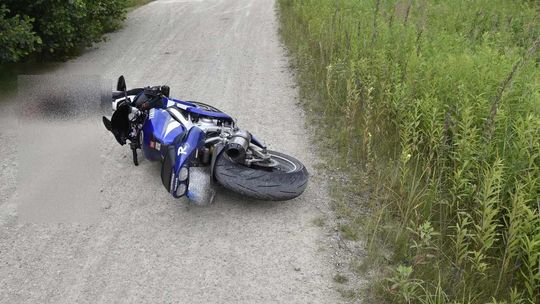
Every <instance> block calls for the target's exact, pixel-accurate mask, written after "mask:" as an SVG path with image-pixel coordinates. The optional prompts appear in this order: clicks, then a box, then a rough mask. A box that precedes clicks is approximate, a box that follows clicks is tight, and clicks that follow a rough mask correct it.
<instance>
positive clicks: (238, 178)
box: [214, 151, 309, 201]
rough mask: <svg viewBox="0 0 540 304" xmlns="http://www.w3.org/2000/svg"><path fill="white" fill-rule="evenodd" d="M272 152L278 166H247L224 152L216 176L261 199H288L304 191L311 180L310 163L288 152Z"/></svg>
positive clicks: (244, 193) (228, 186) (236, 189)
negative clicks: (306, 163)
mask: <svg viewBox="0 0 540 304" xmlns="http://www.w3.org/2000/svg"><path fill="white" fill-rule="evenodd" d="M268 153H269V154H270V155H271V157H272V159H273V160H276V161H278V162H279V163H280V165H279V166H278V168H274V169H268V168H261V167H256V166H253V167H247V166H244V165H242V164H239V163H237V162H235V161H233V160H232V159H231V158H229V156H227V154H226V153H221V155H220V156H219V158H218V159H217V160H216V166H215V169H214V176H215V178H216V179H217V181H218V182H219V183H220V184H221V185H223V187H225V188H227V189H229V190H232V191H234V192H237V193H240V194H242V195H245V196H249V197H252V198H256V199H260V200H271V201H284V200H289V199H293V198H295V197H297V196H299V195H300V194H302V192H304V190H305V189H306V186H307V183H308V176H309V174H308V171H307V169H306V167H304V165H303V164H302V163H301V162H300V161H298V160H297V159H295V158H293V157H291V156H288V155H286V154H283V153H279V152H275V151H268Z"/></svg>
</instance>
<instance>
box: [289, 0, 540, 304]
mask: <svg viewBox="0 0 540 304" xmlns="http://www.w3.org/2000/svg"><path fill="white" fill-rule="evenodd" d="M278 2H279V10H280V18H281V22H282V29H281V31H282V37H283V39H284V41H285V43H286V45H287V46H288V48H289V50H290V52H291V54H292V56H293V59H292V60H293V63H294V65H295V67H296V69H297V71H298V73H299V75H298V81H299V84H300V88H301V94H302V97H303V100H304V103H305V105H306V107H307V109H308V110H309V111H310V112H312V113H317V122H318V123H319V124H320V129H321V130H323V131H322V132H321V134H326V137H325V139H326V141H327V145H328V146H329V147H330V148H331V149H332V150H333V152H334V153H335V154H336V155H338V156H339V157H337V156H336V155H334V156H333V157H332V158H333V159H334V162H333V163H332V166H336V167H337V166H339V167H340V168H345V169H343V170H345V171H346V173H347V174H348V176H349V178H348V181H349V182H348V186H349V187H350V188H349V190H350V191H351V192H356V193H362V195H363V196H364V197H367V203H365V204H358V203H356V202H352V203H349V204H344V203H343V200H340V202H339V203H337V204H336V211H337V213H338V216H340V217H344V218H346V219H347V223H346V224H343V225H340V227H339V230H340V231H341V232H342V233H343V235H344V236H345V237H349V238H350V239H357V238H358V236H359V235H366V236H367V237H366V238H367V239H366V240H365V241H366V244H367V249H368V250H369V251H370V256H369V257H368V258H367V259H366V260H367V261H369V262H370V263H372V266H371V268H372V269H373V268H375V270H376V272H377V273H378V276H377V277H378V278H379V279H378V280H377V283H375V285H372V286H371V288H369V291H371V292H370V296H372V297H374V298H376V299H377V301H378V302H380V301H383V300H386V301H388V302H393V303H540V68H539V65H540V52H539V51H540V20H539V18H540V4H539V2H537V1H528V0H516V1H506V0H467V1H465V0H454V1H437V0H366V1H357V0H303V1H294V0H279V1H278ZM360 189H364V190H360ZM366 189H367V190H366ZM341 196H343V194H342V195H341ZM346 197H347V196H346ZM359 209H361V210H359ZM365 210H369V212H367V213H368V214H369V215H368V216H366V215H365V214H366V212H364V211H365ZM386 252H391V255H390V256H389V257H388V258H387V259H385V258H379V257H380V256H383V255H385V253H386ZM365 267H366V266H365V265H363V266H362V265H361V266H359V267H358V268H359V269H360V268H361V269H364V268H365ZM388 269H389V270H388ZM339 278H340V279H339V281H340V282H341V281H345V279H343V278H341V277H339ZM353 296H354V295H353Z"/></svg>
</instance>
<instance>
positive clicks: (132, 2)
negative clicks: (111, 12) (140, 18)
mask: <svg viewBox="0 0 540 304" xmlns="http://www.w3.org/2000/svg"><path fill="white" fill-rule="evenodd" d="M152 1H154V0H126V7H127V9H128V11H131V10H134V9H136V8H137V7H139V6H143V5H145V4H148V3H150V2H152Z"/></svg>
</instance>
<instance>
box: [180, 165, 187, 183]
mask: <svg viewBox="0 0 540 304" xmlns="http://www.w3.org/2000/svg"><path fill="white" fill-rule="evenodd" d="M188 176H189V169H188V168H187V167H182V168H180V172H179V173H178V180H179V181H181V182H183V181H185V180H186V179H187V178H188Z"/></svg>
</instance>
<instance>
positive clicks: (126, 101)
mask: <svg viewBox="0 0 540 304" xmlns="http://www.w3.org/2000/svg"><path fill="white" fill-rule="evenodd" d="M116 90H117V91H116V92H113V101H112V108H113V114H112V117H111V118H110V119H109V118H107V117H105V116H104V117H103V123H104V125H105V127H106V128H107V130H109V131H111V132H112V133H113V135H114V137H115V138H116V140H117V141H118V143H119V144H121V145H125V144H127V143H128V142H129V146H130V148H131V150H132V153H133V163H134V164H135V165H136V166H137V165H138V158H137V150H139V149H140V150H142V154H143V156H144V158H146V159H148V160H151V161H161V162H162V165H161V181H162V182H163V186H164V187H165V189H167V191H168V192H169V193H170V194H171V195H172V196H173V197H175V198H180V197H182V196H185V195H187V196H188V197H189V193H190V191H189V189H190V171H191V170H190V168H193V167H209V172H210V176H209V177H208V178H209V179H211V181H212V182H218V183H219V184H221V185H222V186H223V187H225V188H227V189H229V190H232V191H235V192H237V193H240V194H242V195H245V196H248V197H252V198H256V199H261V200H289V199H292V198H295V197H297V196H299V195H300V194H302V192H303V191H304V190H305V188H306V186H307V182H308V172H307V169H306V168H305V166H304V165H303V164H302V163H301V162H300V161H298V160H297V159H295V158H293V157H291V156H289V155H286V154H283V153H279V152H275V151H271V150H268V149H267V147H266V146H265V145H264V144H262V143H261V142H260V141H259V140H258V139H257V138H256V137H255V136H253V135H252V134H251V133H249V132H248V131H246V130H242V129H239V128H238V127H237V126H236V121H235V120H234V119H233V118H232V117H231V116H229V115H227V114H225V113H223V112H222V111H220V110H218V109H216V108H215V107H213V106H210V105H208V104H204V103H201V102H195V101H183V100H178V99H174V98H170V97H169V93H170V89H169V87H168V86H154V87H145V88H137V89H131V90H127V88H126V81H125V79H124V76H120V77H119V78H118V84H117V88H116Z"/></svg>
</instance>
